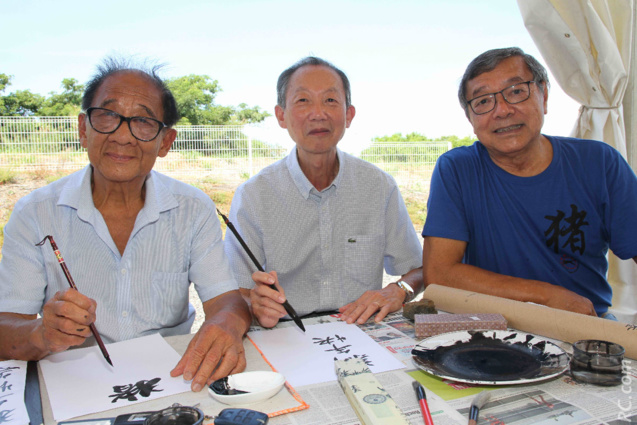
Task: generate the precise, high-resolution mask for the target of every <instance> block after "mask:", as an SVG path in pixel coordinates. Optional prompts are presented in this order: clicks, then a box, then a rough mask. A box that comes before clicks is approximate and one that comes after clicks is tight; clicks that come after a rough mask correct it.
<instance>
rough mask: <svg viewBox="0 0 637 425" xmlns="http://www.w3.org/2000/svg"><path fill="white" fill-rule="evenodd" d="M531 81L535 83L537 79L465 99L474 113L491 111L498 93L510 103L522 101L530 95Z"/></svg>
mask: <svg viewBox="0 0 637 425" xmlns="http://www.w3.org/2000/svg"><path fill="white" fill-rule="evenodd" d="M531 83H535V84H537V81H525V82H523V83H517V84H513V85H512V86H509V87H507V88H505V89H502V90H500V91H498V92H495V93H487V94H483V95H480V96H478V97H474V98H473V99H471V100H469V101H467V103H468V104H469V106H470V107H471V110H472V111H473V112H474V113H475V114H476V115H482V114H486V113H487V112H491V111H493V109H494V108H495V104H496V99H495V95H496V94H498V93H500V94H501V95H502V98H503V99H504V100H505V101H506V102H507V103H510V104H511V105H515V104H516V103H520V102H524V101H525V100H527V99H528V98H529V97H530V96H531Z"/></svg>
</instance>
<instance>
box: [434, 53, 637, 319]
mask: <svg viewBox="0 0 637 425" xmlns="http://www.w3.org/2000/svg"><path fill="white" fill-rule="evenodd" d="M548 85H549V82H548V77H547V73H546V70H545V69H544V67H542V65H541V64H540V63H539V62H538V61H537V60H535V59H534V58H533V57H532V56H530V55H527V54H525V53H524V52H523V51H522V50H520V49H518V48H506V49H495V50H489V51H487V52H485V53H483V54H481V55H480V56H478V57H477V58H475V59H474V60H473V61H472V62H471V63H470V64H469V66H468V68H467V70H466V71H465V74H464V76H463V78H462V81H461V83H460V88H459V92H458V97H459V99H460V104H461V105H462V107H463V109H464V110H465V112H466V115H467V118H468V119H469V121H470V122H471V124H472V125H473V130H474V132H475V134H476V136H477V137H478V141H477V142H475V143H474V144H473V145H472V146H467V147H461V148H457V149H453V150H452V151H450V152H447V153H446V154H444V155H443V156H441V157H440V158H439V160H438V162H437V164H436V168H435V171H434V174H433V176H432V179H431V191H430V195H429V201H428V210H427V219H426V222H425V226H424V229H423V233H422V234H423V236H424V238H425V241H424V248H423V269H424V278H425V282H426V284H431V283H436V284H441V285H446V286H451V287H456V288H460V289H466V290H471V291H476V292H481V293H485V294H489V295H495V296H499V297H505V298H511V299H514V300H518V301H525V302H534V303H537V304H544V305H547V306H550V307H554V308H558V309H563V310H569V311H574V312H577V313H582V314H588V315H598V316H606V315H608V314H607V312H608V308H609V306H610V305H611V297H612V290H611V287H610V285H609V284H608V281H607V280H606V273H607V271H608V262H607V259H606V253H607V252H608V249H612V250H613V252H614V253H615V254H616V255H617V256H618V257H620V258H623V259H629V258H633V260H635V261H637V257H636V256H637V222H636V221H635V217H636V216H637V178H636V177H635V173H634V172H633V171H632V170H631V168H630V166H629V165H628V163H627V162H626V161H625V160H624V159H623V158H622V156H621V155H620V154H619V153H618V152H617V151H616V150H615V149H613V148H612V147H610V146H609V145H607V144H604V143H602V142H598V141H592V140H580V139H573V138H566V137H554V136H546V135H543V134H542V133H541V129H542V125H543V122H544V115H545V114H546V111H547V103H548Z"/></svg>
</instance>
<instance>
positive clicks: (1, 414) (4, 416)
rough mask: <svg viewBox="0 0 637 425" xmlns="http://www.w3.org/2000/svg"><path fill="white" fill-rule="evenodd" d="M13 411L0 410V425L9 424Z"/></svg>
mask: <svg viewBox="0 0 637 425" xmlns="http://www.w3.org/2000/svg"><path fill="white" fill-rule="evenodd" d="M14 410H15V409H8V410H0V424H3V423H6V422H11V420H12V419H11V413H12V412H13V411H14Z"/></svg>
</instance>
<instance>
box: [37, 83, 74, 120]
mask: <svg viewBox="0 0 637 425" xmlns="http://www.w3.org/2000/svg"><path fill="white" fill-rule="evenodd" d="M83 94H84V84H79V82H78V81H77V80H76V79H75V78H65V79H63V80H62V93H59V94H58V93H54V92H51V93H49V97H47V98H46V99H45V100H44V102H42V106H41V107H40V109H39V110H38V112H37V114H36V115H40V116H46V117H68V116H77V115H78V114H79V113H80V111H81V110H82V95H83Z"/></svg>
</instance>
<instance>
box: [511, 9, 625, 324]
mask: <svg viewBox="0 0 637 425" xmlns="http://www.w3.org/2000/svg"><path fill="white" fill-rule="evenodd" d="M518 7H519V8H520V11H521V13H522V18H523V20H524V24H525V26H526V28H527V30H528V31H529V33H530V34H531V37H532V38H533V40H534V42H535V44H536V46H537V47H538V49H539V50H540V53H541V54H542V57H543V58H544V60H545V62H546V63H547V65H548V67H549V69H550V70H551V73H552V74H553V76H554V77H555V79H556V80H557V82H558V84H559V85H560V87H561V88H562V89H563V90H564V91H565V92H566V93H567V94H568V95H569V96H571V97H572V98H573V99H575V100H576V101H578V102H579V103H580V104H581V105H582V106H581V107H580V114H579V117H578V120H577V122H576V123H575V126H574V128H573V131H572V132H571V136H573V137H580V138H584V139H594V140H602V141H604V142H605V143H608V144H609V145H611V146H613V147H615V148H616V149H617V150H618V151H620V152H621V153H622V155H624V157H627V156H626V155H627V144H626V130H625V125H624V116H623V107H622V102H623V98H624V94H625V92H626V87H627V85H628V83H629V78H630V77H631V70H630V65H631V53H632V50H633V48H632V43H633V39H634V37H635V34H634V31H635V30H634V13H633V12H634V3H633V0H610V1H607V0H518ZM632 75H634V72H633V73H632ZM549 110H550V109H549ZM610 257H611V258H610V259H609V262H610V268H609V277H608V279H609V282H610V283H611V286H613V292H614V296H613V308H612V310H611V311H612V312H613V313H615V314H616V315H617V317H618V318H619V319H620V320H621V321H625V322H629V323H634V322H637V284H636V283H637V282H636V280H637V267H636V266H635V264H634V262H633V261H632V260H628V261H621V260H619V259H618V258H617V257H615V256H614V255H612V253H611V254H610Z"/></svg>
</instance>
